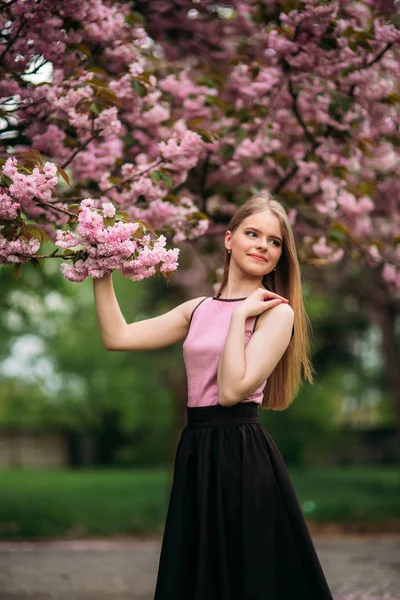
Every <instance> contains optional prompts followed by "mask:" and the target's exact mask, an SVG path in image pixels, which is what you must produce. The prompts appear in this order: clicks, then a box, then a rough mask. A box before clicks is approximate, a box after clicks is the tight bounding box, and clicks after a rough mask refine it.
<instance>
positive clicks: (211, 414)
mask: <svg viewBox="0 0 400 600" xmlns="http://www.w3.org/2000/svg"><path fill="white" fill-rule="evenodd" d="M186 411H187V427H189V428H196V427H212V426H214V425H235V424H238V423H258V403H257V402H238V403H237V404H234V405H233V406H222V405H221V404H213V405H211V406H187V407H186Z"/></svg>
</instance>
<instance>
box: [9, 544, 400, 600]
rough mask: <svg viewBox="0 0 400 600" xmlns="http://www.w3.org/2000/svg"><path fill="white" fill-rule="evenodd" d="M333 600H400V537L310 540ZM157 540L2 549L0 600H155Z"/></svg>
mask: <svg viewBox="0 0 400 600" xmlns="http://www.w3.org/2000/svg"><path fill="white" fill-rule="evenodd" d="M313 539H314V543H315V547H316V550H317V553H318V555H319V558H320V561H321V564H322V566H323V569H324V572H325V575H326V578H327V580H328V583H329V586H330V588H331V591H332V593H333V595H334V598H335V600H398V599H400V535H388V534H385V535H374V536H371V535H364V536H354V535H351V536H350V535H348V536H327V535H324V536H321V535H313ZM160 548H161V538H160V537H159V536H156V537H143V538H140V537H131V538H115V539H96V540H93V539H92V540H68V541H41V542H38V541H36V542H23V541H20V542H0V592H1V595H0V597H1V600H70V599H71V598H73V599H74V600H111V599H112V600H153V594H154V586H155V580H156V575H157V566H158V560H159V552H160Z"/></svg>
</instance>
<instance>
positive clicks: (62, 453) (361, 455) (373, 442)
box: [0, 427, 400, 469]
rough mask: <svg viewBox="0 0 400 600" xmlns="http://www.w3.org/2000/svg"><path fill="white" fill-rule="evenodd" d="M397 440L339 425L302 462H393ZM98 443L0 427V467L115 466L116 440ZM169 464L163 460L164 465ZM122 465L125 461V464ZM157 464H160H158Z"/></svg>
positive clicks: (76, 435) (87, 436) (388, 430)
mask: <svg viewBox="0 0 400 600" xmlns="http://www.w3.org/2000/svg"><path fill="white" fill-rule="evenodd" d="M156 437H157V436H156ZM397 439H398V438H397V433H396V429H395V428H392V427H385V428H375V429H355V428H352V427H342V428H341V429H340V431H339V432H338V434H337V435H336V436H335V439H334V440H333V441H332V443H330V444H327V445H325V446H324V448H320V449H319V451H318V452H316V451H315V448H314V445H313V441H312V438H311V439H310V442H309V445H308V446H307V449H306V452H305V464H309V465H310V466H317V465H325V466H341V465H343V466H345V465H363V464H365V465H371V464H387V465H390V464H397V463H399V461H400V458H399V450H398V441H397ZM102 443H103V442H102V438H101V436H98V435H97V436H96V435H95V434H93V433H92V432H86V433H83V432H76V431H58V432H51V433H50V432H45V431H44V432H43V431H42V432H39V431H19V430H10V429H4V428H3V429H0V469H18V468H35V469H47V468H68V467H91V466H105V465H107V466H113V465H118V461H117V460H115V456H116V455H115V452H116V450H118V448H119V446H120V443H119V444H118V443H116V444H115V446H113V447H110V448H108V452H104V451H101V444H102ZM103 445H104V444H103ZM289 462H290V461H289ZM135 464H136V463H135ZM169 464H170V463H169V462H168V460H166V463H165V466H169ZM125 466H129V464H128V463H126V464H125ZM148 466H151V465H148ZM157 466H160V465H159V463H158V464H157Z"/></svg>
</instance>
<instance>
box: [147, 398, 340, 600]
mask: <svg viewBox="0 0 400 600" xmlns="http://www.w3.org/2000/svg"><path fill="white" fill-rule="evenodd" d="M187 417H188V422H187V426H186V427H185V428H184V429H183V431H182V434H181V438H180V440H179V444H178V447H177V451H176V457H175V465H174V473H173V483H172V488H171V495H170V500H169V506H168V512H167V518H166V523H165V528H164V535H163V541H162V546H161V554H160V560H159V565H158V576H157V582H156V590H155V596H154V600H333V599H332V595H331V592H330V590H329V587H328V584H327V582H326V579H325V576H324V573H323V570H322V567H321V564H320V562H319V559H318V556H317V553H316V550H315V547H314V545H313V542H312V539H311V535H310V533H309V530H308V528H307V525H306V523H305V520H304V517H303V513H302V511H301V507H300V504H299V502H298V499H297V496H296V493H295V491H294V488H293V485H292V483H291V480H290V478H289V474H288V471H287V468H286V465H285V463H284V461H283V458H282V456H281V454H280V452H279V450H278V448H277V446H276V445H275V443H274V441H273V440H272V438H271V436H270V434H269V433H268V431H267V430H266V429H265V427H264V426H263V425H262V424H261V423H259V420H258V404H256V403H255V402H241V403H238V404H235V405H234V406H231V407H224V406H221V405H215V406H214V405H213V406H204V407H198V408H196V407H187Z"/></svg>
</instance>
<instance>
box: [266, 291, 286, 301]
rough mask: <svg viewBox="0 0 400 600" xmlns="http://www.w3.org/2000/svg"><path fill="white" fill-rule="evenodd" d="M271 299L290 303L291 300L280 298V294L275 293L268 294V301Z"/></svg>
mask: <svg viewBox="0 0 400 600" xmlns="http://www.w3.org/2000/svg"><path fill="white" fill-rule="evenodd" d="M270 298H279V299H280V300H283V302H289V300H288V299H287V298H284V297H283V296H280V295H279V294H275V292H268V297H267V300H269V299H270Z"/></svg>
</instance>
